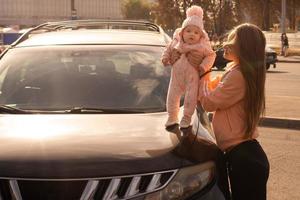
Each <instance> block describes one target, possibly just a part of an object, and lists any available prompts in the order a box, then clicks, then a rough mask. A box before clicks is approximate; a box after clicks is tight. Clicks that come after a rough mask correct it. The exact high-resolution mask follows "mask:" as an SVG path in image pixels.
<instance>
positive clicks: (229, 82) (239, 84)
mask: <svg viewBox="0 0 300 200" xmlns="http://www.w3.org/2000/svg"><path fill="white" fill-rule="evenodd" d="M244 93H245V81H244V78H243V75H242V73H241V72H240V71H238V70H237V69H234V70H232V71H230V72H228V74H226V77H225V78H224V80H222V81H221V82H219V84H218V85H217V87H216V88H215V89H214V90H211V88H210V87H209V82H208V81H200V87H199V96H198V100H199V101H200V103H201V104H202V106H203V108H204V110H206V111H208V112H212V111H216V110H217V109H226V108H228V107H230V106H232V105H234V104H236V103H237V102H239V101H241V100H242V99H243V98H244Z"/></svg>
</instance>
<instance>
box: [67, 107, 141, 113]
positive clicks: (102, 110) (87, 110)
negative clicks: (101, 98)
mask: <svg viewBox="0 0 300 200" xmlns="http://www.w3.org/2000/svg"><path fill="white" fill-rule="evenodd" d="M65 113H71V114H80V113H85V114H100V113H102V114H127V113H145V111H143V110H135V109H129V108H120V109H115V108H86V107H74V108H71V109H69V110H65Z"/></svg>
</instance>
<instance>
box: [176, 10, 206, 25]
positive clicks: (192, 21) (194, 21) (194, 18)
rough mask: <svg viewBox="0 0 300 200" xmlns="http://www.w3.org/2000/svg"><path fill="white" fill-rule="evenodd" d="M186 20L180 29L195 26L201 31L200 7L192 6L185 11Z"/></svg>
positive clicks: (201, 16)
mask: <svg viewBox="0 0 300 200" xmlns="http://www.w3.org/2000/svg"><path fill="white" fill-rule="evenodd" d="M186 17H187V18H186V19H185V20H184V21H183V23H182V26H181V28H182V29H184V28H185V27H187V26H188V25H195V26H197V27H199V28H200V30H203V10H202V8H201V7H200V6H192V7H190V8H188V9H187V11H186Z"/></svg>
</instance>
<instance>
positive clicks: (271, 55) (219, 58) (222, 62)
mask: <svg viewBox="0 0 300 200" xmlns="http://www.w3.org/2000/svg"><path fill="white" fill-rule="evenodd" d="M215 52H216V59H215V62H214V64H213V67H215V68H217V69H218V70H223V69H224V68H225V67H226V65H227V63H228V62H229V61H228V60H227V59H225V58H224V57H223V54H224V49H223V47H219V48H216V50H215ZM277 61H278V60H277V53H276V52H275V51H274V50H273V49H271V48H270V47H268V46H267V47H266V69H267V70H268V69H269V68H270V66H271V65H273V68H276V62H277Z"/></svg>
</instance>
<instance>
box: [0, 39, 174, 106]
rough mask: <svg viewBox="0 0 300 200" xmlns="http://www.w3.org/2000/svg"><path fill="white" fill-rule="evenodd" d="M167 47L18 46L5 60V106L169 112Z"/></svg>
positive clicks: (0, 86)
mask: <svg viewBox="0 0 300 200" xmlns="http://www.w3.org/2000/svg"><path fill="white" fill-rule="evenodd" d="M162 50H163V48H162V47H152V46H151V47H149V46H133V45H130V46H129V45H128V46H124V45H84V46H83V45H72V46H67V45H66V46H52V47H26V48H15V49H11V50H9V51H8V52H7V54H6V55H4V57H2V58H1V60H0V104H1V105H9V106H13V107H16V108H20V109H29V110H30V109H38V110H62V109H70V108H74V107H83V108H114V109H133V110H143V111H145V112H155V111H162V110H165V103H166V95H167V90H168V84H169V76H170V70H169V69H168V68H164V67H163V66H162V64H161V61H160V57H161V53H162Z"/></svg>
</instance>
